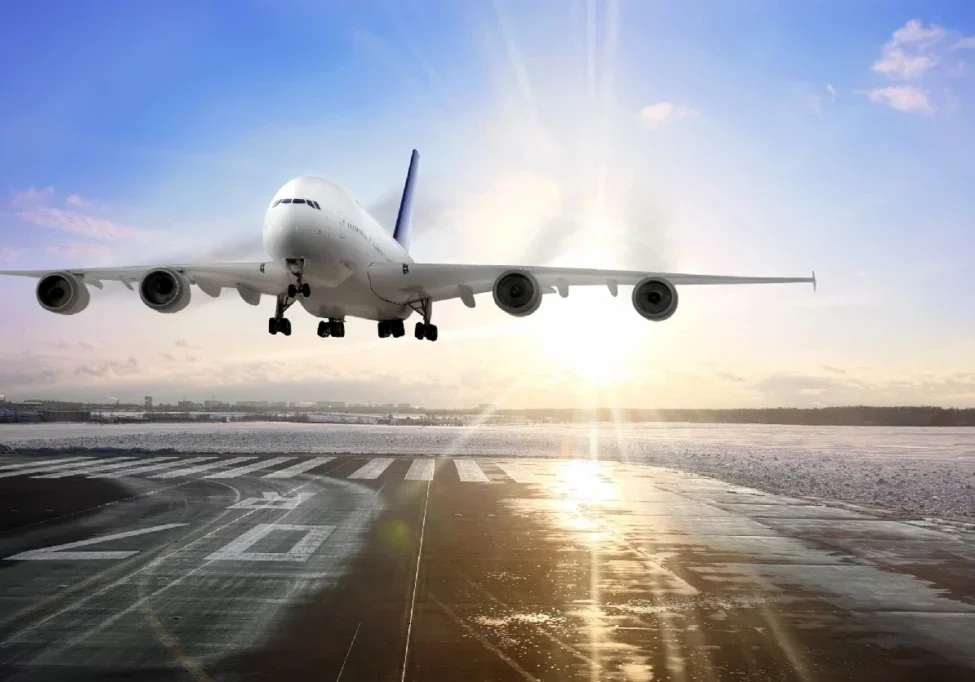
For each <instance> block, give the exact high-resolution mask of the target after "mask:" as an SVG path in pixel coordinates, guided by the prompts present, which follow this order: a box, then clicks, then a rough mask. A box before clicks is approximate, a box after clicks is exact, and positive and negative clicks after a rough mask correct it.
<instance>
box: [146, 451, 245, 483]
mask: <svg viewBox="0 0 975 682" xmlns="http://www.w3.org/2000/svg"><path fill="white" fill-rule="evenodd" d="M252 459H257V457H255V456H253V455H251V456H250V457H231V458H230V459H222V458H221V459H220V460H218V461H216V462H210V463H209V464H201V465H199V466H195V467H189V468H188V469H177V470H176V471H167V472H166V473H164V474H156V475H155V476H152V477H151V478H177V477H179V476H192V475H194V474H199V473H202V472H204V471H209V470H210V469H217V468H219V467H225V466H229V465H230V464H240V463H241V462H248V461H250V460H252Z"/></svg>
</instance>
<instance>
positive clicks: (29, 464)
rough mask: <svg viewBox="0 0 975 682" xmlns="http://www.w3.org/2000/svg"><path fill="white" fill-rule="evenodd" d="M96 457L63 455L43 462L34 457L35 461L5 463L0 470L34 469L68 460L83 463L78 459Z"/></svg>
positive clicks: (64, 462)
mask: <svg viewBox="0 0 975 682" xmlns="http://www.w3.org/2000/svg"><path fill="white" fill-rule="evenodd" d="M89 459H94V458H93V457H61V458H59V459H45V460H43V462H41V461H39V460H37V459H34V461H33V462H31V461H25V462H18V463H17V464H4V465H3V466H0V471H9V470H11V469H33V468H35V467H38V466H41V464H42V463H43V464H44V465H46V466H53V465H54V464H67V463H68V462H75V463H76V464H82V462H79V461H78V460H89Z"/></svg>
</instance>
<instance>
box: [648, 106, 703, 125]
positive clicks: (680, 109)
mask: <svg viewBox="0 0 975 682" xmlns="http://www.w3.org/2000/svg"><path fill="white" fill-rule="evenodd" d="M699 115H700V113H699V112H698V111H697V110H696V109H692V108H691V107H686V106H681V105H675V104H673V103H671V102H657V103H656V104H649V105H647V106H645V107H643V108H642V109H641V110H640V118H641V120H643V122H644V123H645V124H647V125H648V126H650V127H651V128H658V127H660V126H662V125H664V124H665V123H668V122H670V121H680V120H682V119H685V118H696V117H697V116H699Z"/></svg>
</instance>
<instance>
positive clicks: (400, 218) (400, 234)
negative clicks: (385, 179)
mask: <svg viewBox="0 0 975 682" xmlns="http://www.w3.org/2000/svg"><path fill="white" fill-rule="evenodd" d="M419 163H420V153H419V152H418V151H416V150H415V149H414V150H413V156H411V157H410V170H409V171H407V173H406V184H405V185H404V186H403V198H402V199H401V200H400V202H399V214H397V216H396V227H395V228H393V239H395V240H396V241H398V242H399V244H400V246H402V247H403V248H404V249H406V250H407V251H409V250H410V232H411V231H412V229H413V187H414V185H415V184H416V169H417V166H418V165H419Z"/></svg>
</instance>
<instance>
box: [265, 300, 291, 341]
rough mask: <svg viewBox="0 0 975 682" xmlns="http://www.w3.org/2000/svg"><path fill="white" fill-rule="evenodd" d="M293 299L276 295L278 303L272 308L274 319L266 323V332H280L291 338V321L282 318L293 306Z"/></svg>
mask: <svg viewBox="0 0 975 682" xmlns="http://www.w3.org/2000/svg"><path fill="white" fill-rule="evenodd" d="M294 302H295V301H294V297H291V296H285V295H284V294H279V295H278V302H277V304H276V305H275V306H274V317H272V318H271V319H269V320H268V321H267V331H268V333H269V334H272V335H273V334H277V333H278V332H281V333H282V334H284V335H285V336H291V320H289V319H288V318H286V317H285V316H284V313H285V312H286V311H287V310H288V308H290V307H291V306H292V304H294Z"/></svg>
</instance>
